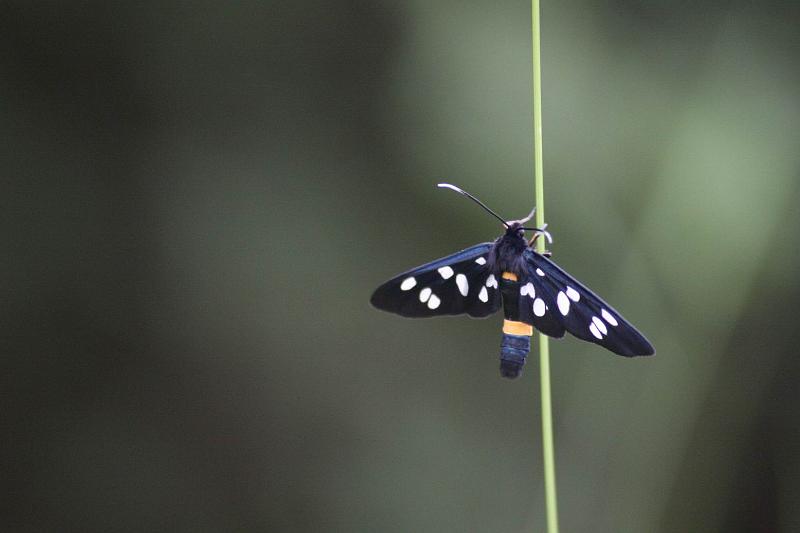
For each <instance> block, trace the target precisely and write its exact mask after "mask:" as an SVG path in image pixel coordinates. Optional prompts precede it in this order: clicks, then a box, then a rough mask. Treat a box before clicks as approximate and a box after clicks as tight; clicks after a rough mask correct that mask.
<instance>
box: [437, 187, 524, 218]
mask: <svg viewBox="0 0 800 533" xmlns="http://www.w3.org/2000/svg"><path fill="white" fill-rule="evenodd" d="M437 187H439V188H441V189H452V190H454V191H456V192H457V193H459V194H463V195H464V196H466V197H467V198H469V199H470V200H472V201H473V202H475V203H476V204H478V205H479V206H481V207H482V208H483V209H485V210H486V212H487V213H489V214H491V215H492V216H493V217H495V218H496V219H497V220H499V221H500V222H502V223H503V225H504V226H505V227H506V228H507V227H508V223H507V222H506V221H505V220H503V219H502V217H500V215H498V214H497V213H495V212H494V211H492V210H491V209H489V208H488V207H486V205H485V204H484V203H483V202H481V201H480V200H478V199H477V198H475V197H474V196H472V195H471V194H470V193H468V192H467V191H465V190H463V189H459V188H458V187H456V186H455V185H450V184H449V183H439V184H438V185H437Z"/></svg>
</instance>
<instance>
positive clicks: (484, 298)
mask: <svg viewBox="0 0 800 533" xmlns="http://www.w3.org/2000/svg"><path fill="white" fill-rule="evenodd" d="M439 186H440V187H446V188H449V189H452V190H454V191H456V192H459V193H461V194H463V195H464V196H467V197H468V198H470V199H471V200H473V201H474V202H476V203H478V204H479V205H480V206H481V207H483V208H484V209H485V210H486V211H488V212H489V213H491V214H492V215H494V216H495V217H496V218H498V219H499V220H500V221H501V222H502V223H503V225H504V226H505V228H506V231H505V234H503V235H501V236H500V237H498V238H497V240H495V241H494V242H485V243H482V244H476V245H475V246H472V247H470V248H467V249H466V250H462V251H460V252H458V253H455V254H453V255H450V256H447V257H444V258H442V259H438V260H436V261H433V262H432V263H428V264H426V265H422V266H420V267H417V268H414V269H412V270H409V271H408V272H404V273H402V274H400V275H398V276H396V277H394V278H392V279H390V280H389V281H387V282H386V283H384V284H383V285H381V286H380V287H378V289H377V290H376V291H375V292H374V293H373V295H372V298H371V300H370V301H371V303H372V305H374V306H375V307H377V308H378V309H382V310H384V311H389V312H391V313H396V314H398V315H401V316H405V317H412V318H426V317H432V316H441V315H460V314H464V313H465V314H467V315H469V316H471V317H478V318H482V317H486V316H489V315H491V314H493V313H495V312H497V310H498V309H500V305H501V303H502V305H503V311H504V314H505V322H504V325H503V340H502V343H501V353H500V373H501V374H502V375H503V376H504V377H508V378H515V377H517V376H519V374H520V372H521V371H522V367H523V365H524V364H525V359H526V357H527V354H528V352H529V351H530V336H531V335H532V334H533V331H532V328H531V326H532V327H533V328H536V329H537V330H538V331H540V332H542V333H544V334H545V335H548V336H550V337H555V338H561V337H563V336H564V332H565V331H569V332H570V333H571V334H572V335H574V336H576V337H578V338H579V339H583V340H585V341H589V342H593V343H595V344H599V345H600V346H603V347H604V348H607V349H609V350H611V351H612V352H614V353H616V354H619V355H624V356H626V357H633V356H637V355H652V354H653V353H655V350H654V348H653V345H652V344H650V342H649V341H648V340H647V339H646V338H645V337H644V335H642V334H641V333H639V331H637V330H636V328H634V327H633V326H632V325H631V324H630V323H629V322H628V321H627V320H625V319H624V318H622V315H620V314H619V313H618V312H617V311H615V310H614V308H613V307H611V306H610V305H608V304H607V303H606V302H604V301H603V300H602V299H601V298H600V297H598V296H597V295H596V294H594V293H593V292H592V291H590V290H589V289H588V288H586V287H585V286H584V285H583V284H582V283H580V282H579V281H577V280H576V279H575V278H573V277H572V276H570V275H569V274H567V273H566V272H564V271H563V270H562V269H561V268H559V267H558V266H557V265H556V264H555V263H553V262H552V261H550V260H549V259H548V258H547V257H545V256H544V255H542V254H539V253H537V252H536V251H535V250H534V249H533V243H534V241H535V240H536V239H537V238H538V237H540V236H541V235H544V236H545V237H546V238H547V239H548V240H550V235H549V234H548V233H547V232H546V231H545V229H544V228H526V227H525V226H524V224H525V223H526V222H527V221H528V220H530V219H531V217H532V216H533V212H532V213H531V214H530V215H529V216H528V217H526V218H524V219H522V220H512V221H505V220H503V219H502V218H501V217H500V216H498V215H497V214H496V213H494V212H493V211H492V210H490V209H489V208H488V207H486V206H485V205H484V204H483V203H481V202H480V201H479V200H478V199H477V198H475V197H474V196H472V195H471V194H469V193H467V192H466V191H463V190H461V189H459V188H458V187H455V186H453V185H449V184H446V183H442V184H439ZM525 230H529V231H533V232H534V236H533V238H532V239H531V240H530V241H528V240H526V239H525Z"/></svg>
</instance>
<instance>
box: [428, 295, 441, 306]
mask: <svg viewBox="0 0 800 533" xmlns="http://www.w3.org/2000/svg"><path fill="white" fill-rule="evenodd" d="M440 303H442V301H441V300H440V299H439V297H438V296H436V295H435V294H431V298H430V300H428V308H429V309H436V308H437V307H439V304H440Z"/></svg>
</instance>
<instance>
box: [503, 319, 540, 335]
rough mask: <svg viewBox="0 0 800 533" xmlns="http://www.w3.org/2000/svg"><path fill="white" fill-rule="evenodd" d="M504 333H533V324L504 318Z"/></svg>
mask: <svg viewBox="0 0 800 533" xmlns="http://www.w3.org/2000/svg"><path fill="white" fill-rule="evenodd" d="M503 333H507V334H508V335H527V336H528V337H530V336H531V335H533V326H531V325H530V324H525V323H523V322H514V321H513V320H503Z"/></svg>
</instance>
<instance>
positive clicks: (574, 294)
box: [567, 287, 581, 302]
mask: <svg viewBox="0 0 800 533" xmlns="http://www.w3.org/2000/svg"><path fill="white" fill-rule="evenodd" d="M567 296H569V299H570V300H572V301H573V302H577V301H578V300H580V299H581V295H580V293H579V292H578V291H576V290H575V289H573V288H572V287H567Z"/></svg>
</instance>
